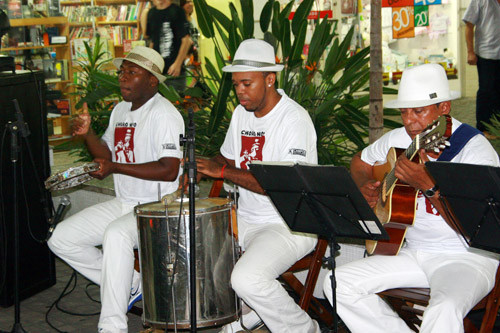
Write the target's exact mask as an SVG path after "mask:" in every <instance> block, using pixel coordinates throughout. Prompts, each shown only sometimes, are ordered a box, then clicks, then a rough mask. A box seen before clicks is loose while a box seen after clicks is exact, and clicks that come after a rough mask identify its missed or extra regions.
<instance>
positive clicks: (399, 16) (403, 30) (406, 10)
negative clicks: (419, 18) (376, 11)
mask: <svg viewBox="0 0 500 333" xmlns="http://www.w3.org/2000/svg"><path fill="white" fill-rule="evenodd" d="M413 8H414V7H413V6H407V7H393V8H392V38H394V39H398V38H410V37H415V21H414V17H413Z"/></svg>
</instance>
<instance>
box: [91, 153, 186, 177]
mask: <svg viewBox="0 0 500 333" xmlns="http://www.w3.org/2000/svg"><path fill="white" fill-rule="evenodd" d="M94 161H95V162H98V163H99V164H100V169H99V170H98V171H96V172H93V173H91V175H92V176H93V177H96V178H99V179H103V178H105V177H107V176H108V175H110V174H113V173H119V174H122V175H127V176H131V177H135V178H140V179H145V180H159V181H165V182H171V181H174V180H175V179H176V178H177V174H178V173H179V165H180V160H179V159H178V158H175V157H163V158H161V159H159V160H158V161H154V162H147V163H141V164H125V163H116V162H111V161H110V160H107V159H101V158H96V159H95V160H94Z"/></svg>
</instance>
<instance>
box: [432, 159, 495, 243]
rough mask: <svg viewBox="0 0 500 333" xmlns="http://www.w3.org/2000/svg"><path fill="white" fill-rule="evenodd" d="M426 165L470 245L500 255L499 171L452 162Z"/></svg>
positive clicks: (488, 167)
mask: <svg viewBox="0 0 500 333" xmlns="http://www.w3.org/2000/svg"><path fill="white" fill-rule="evenodd" d="M425 166H426V167H427V170H429V173H430V174H431V176H432V177H433V178H434V180H435V181H436V184H437V185H438V187H439V190H440V195H441V197H442V199H444V200H441V201H442V203H443V204H444V205H445V208H446V207H447V208H448V209H449V208H451V211H452V213H453V214H454V217H456V219H455V218H453V220H454V221H453V222H454V223H455V225H456V226H457V228H458V229H459V231H460V233H461V234H462V236H463V238H464V239H465V241H466V242H467V244H469V246H471V247H475V248H478V249H482V250H486V251H491V252H496V253H500V242H499V241H498V240H499V239H500V168H497V167H491V166H486V165H475V164H463V163H450V162H427V163H425ZM448 206H449V207H448ZM453 214H452V217H453Z"/></svg>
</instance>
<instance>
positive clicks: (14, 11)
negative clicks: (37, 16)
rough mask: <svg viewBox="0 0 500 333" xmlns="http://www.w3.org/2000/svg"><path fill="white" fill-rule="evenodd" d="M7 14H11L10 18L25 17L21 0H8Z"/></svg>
mask: <svg viewBox="0 0 500 333" xmlns="http://www.w3.org/2000/svg"><path fill="white" fill-rule="evenodd" d="M7 15H8V16H9V18H10V19H19V18H23V11H22V4H21V0H8V2H7Z"/></svg>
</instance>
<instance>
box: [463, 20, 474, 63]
mask: <svg viewBox="0 0 500 333" xmlns="http://www.w3.org/2000/svg"><path fill="white" fill-rule="evenodd" d="M465 42H466V44H467V63H468V64H469V65H475V64H477V55H476V53H475V52H474V24H472V23H470V22H465Z"/></svg>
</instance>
